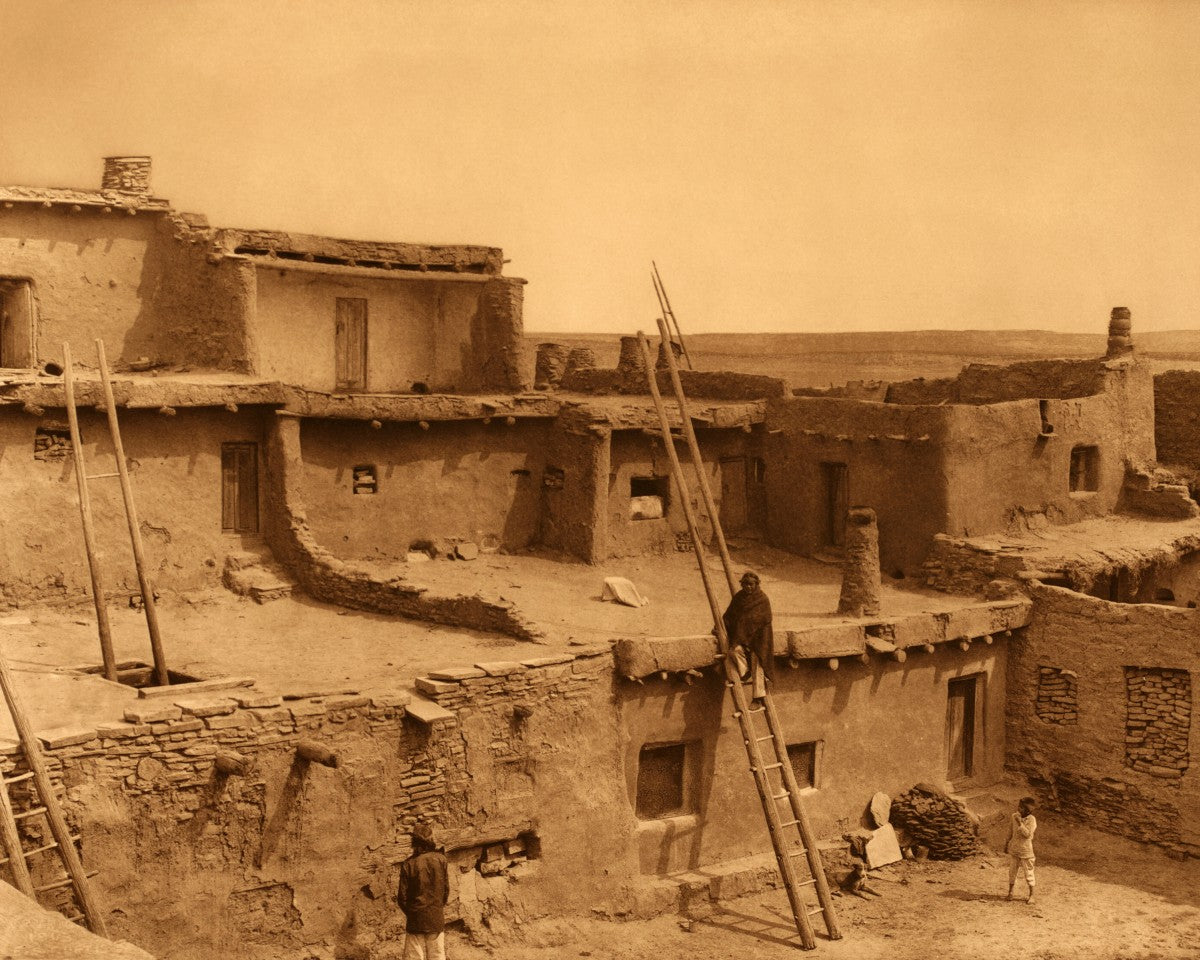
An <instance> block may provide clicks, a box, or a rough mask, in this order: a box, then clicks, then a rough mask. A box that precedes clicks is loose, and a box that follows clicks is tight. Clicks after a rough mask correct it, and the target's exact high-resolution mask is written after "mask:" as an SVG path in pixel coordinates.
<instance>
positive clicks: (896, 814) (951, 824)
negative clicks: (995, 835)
mask: <svg viewBox="0 0 1200 960" xmlns="http://www.w3.org/2000/svg"><path fill="white" fill-rule="evenodd" d="M891 819H892V823H894V824H895V825H896V826H898V827H901V828H903V830H904V832H905V833H906V834H907V835H908V839H909V842H910V843H911V844H912V846H914V847H916V846H921V847H926V848H928V850H929V859H930V860H962V859H964V858H966V857H969V856H971V855H972V854H976V853H978V852H979V836H978V830H977V827H976V826H975V823H974V821H973V820H972V819H971V818H970V817H969V816H968V815H967V811H966V810H965V809H963V806H962V804H960V803H959V802H958V801H957V800H954V799H952V798H951V797H948V796H946V794H944V793H942V792H941V791H940V790H938V789H937V788H935V787H930V786H927V785H926V784H917V785H916V786H915V787H913V788H912V789H911V790H909V791H908V792H907V793H902V794H900V796H898V797H896V798H895V799H893V800H892V814H891Z"/></svg>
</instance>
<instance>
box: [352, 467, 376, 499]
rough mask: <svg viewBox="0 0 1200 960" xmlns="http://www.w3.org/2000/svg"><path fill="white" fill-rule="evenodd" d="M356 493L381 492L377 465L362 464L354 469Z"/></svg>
mask: <svg viewBox="0 0 1200 960" xmlns="http://www.w3.org/2000/svg"><path fill="white" fill-rule="evenodd" d="M354 492H355V493H356V494H360V493H364V494H371V493H378V492H379V481H378V480H377V473H376V471H375V464H373V463H368V464H362V465H360V466H357V467H355V468H354Z"/></svg>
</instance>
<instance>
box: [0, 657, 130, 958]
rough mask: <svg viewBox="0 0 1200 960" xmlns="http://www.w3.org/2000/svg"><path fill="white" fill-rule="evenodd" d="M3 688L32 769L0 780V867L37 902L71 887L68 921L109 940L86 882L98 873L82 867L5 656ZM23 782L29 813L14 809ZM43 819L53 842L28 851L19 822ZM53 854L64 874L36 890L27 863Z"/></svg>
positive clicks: (0, 665) (0, 676)
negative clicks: (15, 790)
mask: <svg viewBox="0 0 1200 960" xmlns="http://www.w3.org/2000/svg"><path fill="white" fill-rule="evenodd" d="M0 687H3V690H4V701H5V703H6V704H7V705H8V712H9V715H10V716H11V717H12V720H13V725H14V726H15V727H16V729H17V736H18V738H19V739H20V742H21V749H22V751H24V753H25V762H26V765H27V766H28V767H29V770H28V772H26V773H21V774H18V775H16V776H11V777H7V776H6V777H0V781H2V782H0V839H2V840H3V843H4V854H5V855H4V857H3V858H2V859H0V863H6V864H8V868H9V872H10V873H11V874H12V879H13V885H14V886H15V887H16V888H17V889H18V890H20V891H21V892H22V893H23V894H25V896H27V897H29V898H30V899H31V900H34V901H35V902H36V901H37V899H38V894H44V893H50V892H51V891H54V890H61V889H63V888H65V887H70V888H71V892H72V894H73V895H74V900H75V912H74V913H68V914H65V915H66V917H67V919H68V920H72V921H74V922H75V923H78V922H79V921H81V920H85V921H87V925H88V929H90V930H91V931H92V933H95V934H99V935H100V936H102V937H107V936H108V930H107V928H106V927H105V924H104V915H103V914H102V912H101V911H100V908H99V905H98V904H97V903H96V900H95V898H94V897H93V895H92V892H91V888H90V887H89V886H88V878H89V877H94V876H95V875H96V871H92V872H90V873H89V872H86V871H85V870H84V868H83V863H82V861H81V860H80V858H79V851H78V850H76V849H75V844H76V842H77V841H78V840H79V837H77V836H74V835H72V833H71V831H70V829H69V828H68V826H67V821H66V818H65V817H63V813H62V810H61V808H60V807H59V805H58V798H57V796H56V795H55V792H54V786H53V784H52V783H51V782H50V775H49V773H48V772H47V771H46V763H45V760H44V759H43V757H42V751H41V747H40V746H39V744H38V740H37V737H36V736H35V735H34V732H33V728H32V726H31V725H30V723H29V717H28V715H27V714H26V713H25V710H24V708H23V707H22V705H21V702H20V700H19V699H18V698H17V692H16V689H15V688H14V686H13V682H12V675H11V674H10V673H9V669H8V663H7V661H6V660H5V659H4V656H3V655H2V654H0ZM25 781H32V785H33V805H32V806H30V807H28V808H27V809H22V810H15V809H14V808H13V798H12V794H11V793H10V787H11V786H12V785H13V784H16V783H23V782H25ZM39 816H40V817H44V818H45V820H46V822H47V824H49V827H50V833H51V835H52V836H53V837H54V839H53V840H52V841H50V842H43V843H42V845H41V846H38V847H34V848H33V849H30V850H26V849H25V844H24V842H23V841H22V840H21V830H20V828H19V826H18V821H20V822H21V823H24V822H26V821H32V820H33V819H34V818H36V817H39ZM43 840H44V837H43ZM51 851H57V853H58V858H59V860H60V862H61V863H62V867H63V876H62V877H61V879H57V880H54V881H52V882H50V883H44V884H40V885H37V886H35V885H34V882H33V876H32V874H31V872H30V867H29V862H28V861H30V860H32V859H33V858H34V857H36V856H38V855H40V854H45V853H50V852H51Z"/></svg>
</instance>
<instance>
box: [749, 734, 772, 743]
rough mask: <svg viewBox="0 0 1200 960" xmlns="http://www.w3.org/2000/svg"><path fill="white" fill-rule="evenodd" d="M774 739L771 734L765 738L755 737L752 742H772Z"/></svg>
mask: <svg viewBox="0 0 1200 960" xmlns="http://www.w3.org/2000/svg"><path fill="white" fill-rule="evenodd" d="M774 739H775V734H773V733H768V734H767V735H766V736H765V737H755V738H754V742H755V743H762V742H763V741H764V740H774Z"/></svg>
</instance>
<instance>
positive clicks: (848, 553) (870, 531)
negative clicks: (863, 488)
mask: <svg viewBox="0 0 1200 960" xmlns="http://www.w3.org/2000/svg"><path fill="white" fill-rule="evenodd" d="M843 550H844V553H843V559H842V595H841V597H840V598H839V599H838V613H840V614H842V615H843V616H847V617H873V616H876V615H877V614H878V613H879V591H880V582H879V527H878V526H877V525H876V523H875V511H874V510H872V509H871V508H870V507H851V508H850V512H849V513H847V514H846V542H845V546H844V548H843Z"/></svg>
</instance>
